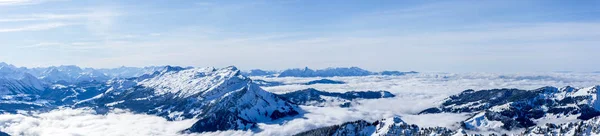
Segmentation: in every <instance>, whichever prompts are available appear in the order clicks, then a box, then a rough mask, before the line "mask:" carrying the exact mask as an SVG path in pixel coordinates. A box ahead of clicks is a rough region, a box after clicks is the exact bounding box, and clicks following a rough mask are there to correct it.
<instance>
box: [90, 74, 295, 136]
mask: <svg viewBox="0 0 600 136" xmlns="http://www.w3.org/2000/svg"><path fill="white" fill-rule="evenodd" d="M137 81H139V82H137ZM111 83H113V85H114V86H112V87H111V88H110V89H108V90H107V91H106V92H105V93H103V94H101V95H99V96H97V97H95V98H93V99H94V100H92V101H89V103H82V104H80V105H81V106H86V104H87V105H103V106H106V107H108V108H111V107H112V108H126V109H130V110H133V111H136V112H141V113H148V114H155V115H159V116H163V117H165V118H167V119H169V120H181V119H188V118H198V119H200V121H198V123H196V124H194V126H193V127H192V128H190V129H188V130H187V131H188V132H205V131H217V130H230V129H236V130H248V129H252V128H255V127H256V123H257V122H267V121H273V120H276V119H279V118H282V117H287V116H290V115H296V114H298V113H299V112H298V108H297V107H296V106H294V105H292V104H290V103H288V102H287V101H284V100H282V99H280V98H279V97H277V96H276V95H275V94H272V93H269V92H266V91H264V90H262V89H261V88H260V87H259V86H258V85H256V84H254V83H252V80H250V79H249V78H247V77H245V76H243V75H241V74H240V71H239V70H238V69H237V68H235V67H227V68H221V69H215V68H192V69H182V68H170V69H166V70H163V71H161V72H160V73H155V74H153V75H151V76H147V77H145V78H138V79H130V80H121V81H112V82H111ZM132 83H135V85H132ZM217 115H218V116H217Z"/></svg>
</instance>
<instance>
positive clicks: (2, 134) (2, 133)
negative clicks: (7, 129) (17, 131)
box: [0, 131, 10, 136]
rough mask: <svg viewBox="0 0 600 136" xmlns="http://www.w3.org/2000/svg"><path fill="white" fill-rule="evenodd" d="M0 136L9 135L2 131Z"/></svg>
mask: <svg viewBox="0 0 600 136" xmlns="http://www.w3.org/2000/svg"><path fill="white" fill-rule="evenodd" d="M0 136H10V135H9V134H7V133H4V132H2V131H0Z"/></svg>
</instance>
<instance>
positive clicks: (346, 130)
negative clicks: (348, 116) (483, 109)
mask: <svg viewBox="0 0 600 136" xmlns="http://www.w3.org/2000/svg"><path fill="white" fill-rule="evenodd" d="M456 133H457V132H455V131H452V130H450V129H447V128H442V127H433V128H419V126H417V125H413V124H408V123H406V122H404V121H403V120H402V119H401V118H400V117H398V116H395V117H392V118H386V119H381V120H378V121H375V122H373V123H370V122H367V121H364V120H359V121H354V122H347V123H344V124H341V125H334V126H330V127H323V128H318V129H314V130H310V131H306V132H302V133H299V134H296V136H314V135H321V136H413V135H430V136H437V135H441V136H449V135H453V134H456Z"/></svg>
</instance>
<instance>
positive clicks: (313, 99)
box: [279, 88, 395, 107]
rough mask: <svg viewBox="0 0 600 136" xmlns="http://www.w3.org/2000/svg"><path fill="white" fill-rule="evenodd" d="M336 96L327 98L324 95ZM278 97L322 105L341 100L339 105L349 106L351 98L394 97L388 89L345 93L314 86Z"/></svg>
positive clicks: (298, 102) (295, 102)
mask: <svg viewBox="0 0 600 136" xmlns="http://www.w3.org/2000/svg"><path fill="white" fill-rule="evenodd" d="M325 96H326V97H333V98H337V99H335V100H333V101H332V100H327V99H325V98H324V97H325ZM279 97H281V98H283V99H285V100H287V101H289V102H291V103H293V104H297V105H310V106H322V105H323V104H324V103H326V102H342V104H341V105H340V106H341V107H349V106H350V103H349V102H351V101H352V100H355V99H379V98H391V97H395V95H394V94H392V93H390V92H388V91H364V92H358V91H351V92H345V93H335V92H324V91H319V90H317V89H314V88H309V89H305V90H299V91H294V92H290V93H286V94H280V95H279Z"/></svg>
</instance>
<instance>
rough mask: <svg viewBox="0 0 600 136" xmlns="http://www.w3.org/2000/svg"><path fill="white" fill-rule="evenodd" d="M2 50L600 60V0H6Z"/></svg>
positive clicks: (409, 66) (482, 64)
mask: <svg viewBox="0 0 600 136" xmlns="http://www.w3.org/2000/svg"><path fill="white" fill-rule="evenodd" d="M0 17H1V18H0V42H2V43H1V44H0V49H1V50H0V61H5V62H7V63H11V64H15V65H18V66H27V67H36V66H49V65H66V64H74V65H80V66H84V67H118V66H123V65H125V66H149V65H166V64H170V65H183V66H215V67H223V66H228V65H236V66H238V67H240V68H242V69H250V68H262V69H285V68H291V67H305V66H308V67H313V68H325V67H338V66H359V67H363V68H366V69H370V70H416V71H445V72H539V71H581V72H589V71H600V69H599V67H600V64H599V63H598V61H599V60H600V59H599V58H600V53H599V52H600V1H593V0H589V1H588V0H582V1H563V0H539V1H536V0H527V1H522V0H501V1H475V0H473V1H428V0H424V1H397V0H391V1H385V0H381V1H346V0H328V1H318V0H314V1H313V0H308V1H304V0H281V1H255V0H249V1H186V0H170V1H150V0H148V1H146V0H122V1H105V0H98V1H92V0H77V1H75V0H0Z"/></svg>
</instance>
